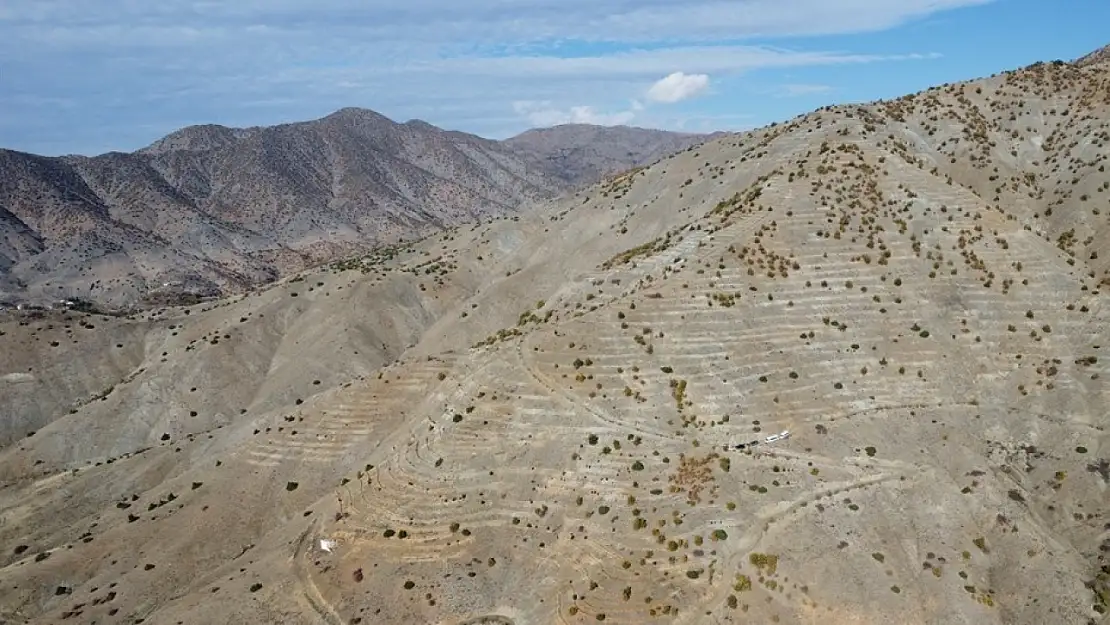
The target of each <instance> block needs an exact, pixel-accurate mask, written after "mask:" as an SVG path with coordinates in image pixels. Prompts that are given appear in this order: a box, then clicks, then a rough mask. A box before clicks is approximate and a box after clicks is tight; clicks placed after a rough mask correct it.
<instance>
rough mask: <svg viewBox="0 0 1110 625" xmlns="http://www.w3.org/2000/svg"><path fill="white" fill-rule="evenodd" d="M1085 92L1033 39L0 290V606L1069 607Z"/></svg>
mask: <svg viewBox="0 0 1110 625" xmlns="http://www.w3.org/2000/svg"><path fill="white" fill-rule="evenodd" d="M1108 129H1110V68H1108V67H1107V66H1106V65H1105V64H1098V63H1095V64H1091V65H1088V66H1085V67H1077V66H1073V65H1066V64H1039V65H1036V66H1033V67H1030V68H1025V69H1022V70H1019V71H1016V72H1009V73H1006V74H1002V75H999V76H995V77H992V78H989V79H984V80H981V81H975V82H970V83H961V84H954V85H945V86H942V87H938V88H936V89H932V90H929V91H926V92H923V93H920V94H916V95H914V96H907V97H906V98H901V99H898V100H895V101H890V102H878V103H874V104H870V105H865V106H845V107H833V108H829V109H825V110H821V111H816V112H814V113H811V114H809V115H805V116H802V117H800V118H797V119H794V120H791V121H790V122H788V123H785V124H779V125H776V126H773V127H770V128H765V129H762V130H759V131H755V132H752V133H747V134H744V135H740V136H736V137H725V138H721V139H718V140H716V141H714V142H712V143H709V144H706V145H703V146H699V147H697V148H694V149H692V150H688V151H686V152H683V153H682V154H679V155H676V156H674V157H672V158H669V159H666V160H664V161H661V162H660V163H658V164H656V165H654V166H652V167H650V168H646V169H641V170H635V171H632V172H629V173H627V174H625V175H623V176H617V177H615V178H612V179H610V180H608V181H606V182H605V183H603V184H600V185H596V186H594V187H592V188H590V189H588V190H585V191H583V192H581V193H579V194H578V195H576V196H573V197H568V198H564V199H562V200H559V201H556V202H552V203H550V204H547V205H543V206H540V207H537V208H536V209H535V210H534V211H532V212H529V213H526V214H522V215H520V216H518V217H515V218H512V219H503V220H499V221H495V222H493V223H490V224H487V225H483V226H477V227H475V226H469V227H461V228H456V229H454V230H452V231H450V232H448V233H446V234H444V235H441V236H437V237H435V238H430V239H425V240H423V241H421V242H419V243H416V244H413V245H411V246H407V247H405V248H403V249H395V250H389V251H387V252H383V253H381V254H378V255H375V256H373V257H368V258H363V259H353V260H350V261H346V262H343V263H337V264H335V265H333V266H331V267H329V268H327V269H324V270H320V271H315V272H310V273H307V274H302V275H300V276H298V277H296V278H293V279H291V280H286V281H284V282H281V283H279V284H277V285H274V286H273V287H272V288H269V289H267V290H265V291H262V292H259V293H257V294H254V295H251V296H248V297H245V298H240V299H237V300H228V301H224V302H220V303H218V304H214V305H213V304H209V305H206V306H203V307H202V306H196V307H193V308H190V309H177V308H171V309H165V310H160V311H153V312H151V313H148V314H144V315H142V316H135V317H132V318H118V319H117V318H103V317H96V316H86V315H80V314H77V313H67V314H68V315H69V318H68V319H67V318H65V317H62V316H54V317H45V318H39V319H28V318H22V319H18V318H13V319H12V320H11V321H10V322H8V323H5V324H4V325H0V332H4V335H3V336H0V353H3V354H4V358H5V359H6V361H5V363H4V366H5V367H6V369H5V371H4V377H3V378H2V379H3V384H5V386H0V393H2V395H0V399H2V400H3V401H4V405H5V406H6V407H7V406H12V407H14V408H17V409H18V411H19V413H20V414H26V415H30V417H28V419H29V420H28V427H26V428H23V429H32V427H33V429H35V432H34V434H33V435H31V436H26V435H25V434H24V433H23V432H22V431H21V430H20V429H16V428H10V429H9V431H8V435H9V439H10V440H13V442H12V443H11V444H9V445H7V447H6V448H5V449H4V451H3V452H2V455H0V479H3V483H4V486H3V489H2V490H0V510H2V511H3V512H2V513H0V514H2V517H0V518H2V522H0V547H2V551H0V554H2V556H0V557H2V558H3V560H2V561H0V564H2V565H3V568H2V569H0V588H2V589H3V592H2V594H0V597H2V600H0V604H2V608H0V609H2V610H3V612H0V617H2V618H3V619H6V620H7V621H10V622H15V623H92V622H96V623H106V622H113V623H114V622H127V623H134V622H139V621H141V622H145V623H191V622H225V621H226V622H282V623H319V622H325V623H331V624H340V623H425V622H426V623H437V624H439V623H442V624H460V623H467V624H471V625H477V624H479V623H496V624H500V625H505V624H526V623H596V622H617V623H652V622H660V623H748V622H759V623H767V622H774V623H812V622H822V623H880V622H897V623H969V624H970V623H975V624H980V623H999V624H1001V623H1007V624H1008V623H1028V624H1040V623H1076V624H1084V623H1100V622H1105V621H1106V618H1107V617H1106V612H1107V610H1108V609H1110V606H1108V605H1107V603H1108V601H1110V561H1108V560H1107V558H1110V556H1108V555H1107V551H1108V550H1110V525H1107V522H1108V516H1110V503H1108V502H1110V497H1108V496H1107V489H1108V488H1110V451H1108V450H1110V437H1108V435H1107V427H1108V426H1110V416H1108V413H1107V410H1106V406H1108V405H1110V387H1108V386H1107V382H1106V379H1107V376H1106V374H1107V362H1110V356H1108V355H1107V353H1106V350H1107V347H1106V346H1107V344H1108V343H1110V319H1108V313H1110V311H1108V310H1107V308H1106V304H1105V302H1106V296H1105V293H1106V290H1107V288H1108V287H1110V273H1108V269H1110V267H1108V265H1107V258H1110V249H1108V245H1107V244H1108V242H1110V239H1108V236H1110V219H1108V216H1107V215H1108V213H1107V211H1110V202H1108V198H1110V172H1106V167H1105V163H1106V161H1107V156H1108V152H1110V150H1108V149H1107V146H1106V142H1107V141H1108V140H1110V136H1108V135H1107V133H1108ZM20 324H25V325H20ZM88 325H93V326H95V329H88V328H87V326H88ZM67 326H68V327H67ZM112 345H115V347H112ZM55 353H56V355H54V354H55ZM65 354H69V355H70V356H71V357H70V358H68V359H66V358H63V355H65ZM78 372H80V373H79V374H78ZM62 380H68V381H69V382H68V383H67V384H62V383H60V381H62ZM109 385H111V386H110V387H109V391H108V392H106V393H97V392H95V391H94V389H100V388H104V387H106V386H109ZM90 399H91V401H90ZM5 411H8V410H7V409H6V410H5ZM32 417H33V418H32ZM32 422H33V423H32ZM784 430H787V431H789V433H790V436H789V437H787V438H785V439H782V440H779V441H777V442H774V443H768V442H760V443H758V444H756V445H754V446H752V445H750V443H751V442H752V441H764V440H765V438H766V437H768V436H770V435H773V434H778V433H780V432H782V431H784ZM18 436H23V438H18V439H17V437H18ZM740 444H743V445H744V448H743V449H737V445H740Z"/></svg>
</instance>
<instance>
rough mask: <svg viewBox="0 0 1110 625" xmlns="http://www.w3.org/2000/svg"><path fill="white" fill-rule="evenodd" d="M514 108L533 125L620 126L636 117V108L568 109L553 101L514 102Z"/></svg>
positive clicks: (581, 106) (576, 107)
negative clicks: (617, 109) (606, 110)
mask: <svg viewBox="0 0 1110 625" xmlns="http://www.w3.org/2000/svg"><path fill="white" fill-rule="evenodd" d="M513 110H514V111H515V112H516V113H517V114H518V115H521V116H523V117H525V118H526V119H527V120H528V122H529V123H530V124H532V125H533V126H557V125H559V124H596V125H598V126H619V125H621V124H627V123H629V122H631V121H632V120H633V119H634V118H635V117H636V111H635V110H632V109H630V110H627V111H617V112H614V113H602V112H600V111H596V110H594V108H593V107H592V106H584V105H579V106H572V107H570V108H568V109H559V108H555V107H554V106H553V105H552V103H551V101H544V102H532V101H516V102H513Z"/></svg>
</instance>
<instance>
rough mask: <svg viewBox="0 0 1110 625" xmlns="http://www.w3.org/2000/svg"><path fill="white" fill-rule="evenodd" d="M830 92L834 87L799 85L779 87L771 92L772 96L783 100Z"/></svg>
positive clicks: (791, 84) (792, 84)
mask: <svg viewBox="0 0 1110 625" xmlns="http://www.w3.org/2000/svg"><path fill="white" fill-rule="evenodd" d="M829 91H832V87H831V86H829V85H809V84H799V83H790V84H785V85H779V86H777V87H775V88H774V89H771V90H770V92H771V93H772V94H774V95H777V96H779V97H783V98H796V97H800V96H807V95H814V94H817V93H827V92H829Z"/></svg>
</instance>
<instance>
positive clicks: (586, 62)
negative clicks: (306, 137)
mask: <svg viewBox="0 0 1110 625" xmlns="http://www.w3.org/2000/svg"><path fill="white" fill-rule="evenodd" d="M1105 24H1110V1H1108V0H728V1H725V0H403V1H402V2H398V1H397V0H226V1H215V0H2V1H0V147H5V148H10V149H17V150H23V151H29V152H35V153H39V154H47V155H58V154H99V153H103V152H107V151H112V150H119V151H131V150H135V149H138V148H140V147H143V146H145V145H148V144H150V143H152V142H153V141H155V140H156V139H158V138H159V137H161V136H164V135H166V134H168V133H170V132H173V131H174V130H176V129H178V128H181V127H183V126H188V125H193V124H206V123H216V124H223V125H227V126H258V125H272V124H278V123H286V122H292V121H301V120H308V119H316V118H319V117H323V116H325V115H327V114H329V113H331V112H333V111H335V110H338V109H340V108H344V107H364V108H370V109H373V110H376V111H378V112H380V113H382V114H384V115H386V116H388V117H390V118H392V119H394V120H396V121H405V120H409V119H414V118H415V119H423V120H425V121H427V122H430V123H432V124H435V125H437V126H441V127H444V128H449V129H452V130H462V131H465V132H471V133H474V134H479V135H482V136H485V137H490V138H494V139H501V138H505V137H509V136H512V135H514V134H517V133H519V132H522V131H523V130H525V129H527V128H531V127H537V126H551V125H556V124H562V123H592V124H606V125H614V124H626V125H632V126H641V127H648V128H663V129H668V130H683V131H688V132H704V131H711V130H744V129H748V128H754V127H758V126H763V125H766V124H769V123H771V122H775V121H782V120H786V119H789V118H791V117H794V116H795V115H798V114H801V113H804V112H806V111H809V110H812V109H815V108H819V107H821V106H825V105H827V104H833V103H840V102H860V101H868V100H874V99H880V98H892V97H897V96H900V95H903V94H906V93H911V92H914V91H918V90H921V89H924V88H927V87H929V86H932V85H935V84H941V83H945V82H952V81H957V80H964V79H970V78H975V77H979V76H986V75H990V74H993V73H996V72H1000V71H1004V70H1007V69H1015V68H1018V67H1021V66H1024V65H1028V64H1030V63H1033V62H1036V61H1040V60H1044V61H1051V60H1055V59H1063V60H1070V59H1073V58H1076V57H1078V56H1081V55H1083V54H1085V53H1087V52H1089V51H1091V50H1094V49H1096V48H1099V47H1101V46H1104V45H1106V44H1110V31H1107V30H1106V29H1105V28H1104V26H1105Z"/></svg>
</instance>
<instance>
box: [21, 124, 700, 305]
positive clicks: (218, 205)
mask: <svg viewBox="0 0 1110 625" xmlns="http://www.w3.org/2000/svg"><path fill="white" fill-rule="evenodd" d="M706 138H707V137H705V136H700V135H690V134H679V133H669V132H661V131H654V130H646V129H639V128H629V127H617V128H598V127H590V126H581V125H569V126H560V127H555V128H549V129H544V130H536V131H530V132H527V133H525V134H523V135H520V136H518V137H514V138H512V139H509V140H507V141H492V140H487V139H483V138H480V137H476V136H474V135H468V134H465V133H461V132H451V131H445V130H442V129H439V128H436V127H435V126H432V125H430V124H427V123H425V122H422V121H419V120H414V121H409V122H406V123H403V124H398V123H395V122H393V121H391V120H390V119H388V118H386V117H384V116H382V115H379V114H377V113H375V112H373V111H370V110H365V109H353V108H351V109H343V110H340V111H337V112H336V113H333V114H332V115H329V116H327V117H325V118H323V119H319V120H316V121H311V122H303V123H293V124H285V125H280V126H274V127H259V128H245V129H240V128H227V127H223V126H215V125H208V126H193V127H189V128H185V129H182V130H180V131H177V132H175V133H173V134H170V135H169V136H167V137H164V138H162V139H160V140H158V141H156V142H155V143H153V144H152V145H150V146H148V147H146V148H143V149H141V150H138V151H137V152H134V153H120V152H112V153H108V154H103V155H100V156H94V157H83V156H64V157H58V158H50V157H42V156H36V155H32V154H25V153H20V152H13V151H8V150H0V297H3V296H4V295H5V294H6V295H7V299H8V300H9V301H19V300H26V301H33V300H35V299H38V300H44V301H56V300H59V299H78V298H79V299H83V300H87V301H90V302H95V303H97V304H99V305H102V306H106V307H115V308H119V307H130V306H133V305H136V304H142V303H147V304H150V303H154V302H158V301H167V300H169V301H173V300H179V299H180V298H181V297H189V296H214V295H219V294H226V293H232V292H237V291H241V290H242V289H244V288H247V287H250V286H257V285H259V284H263V283H265V282H268V281H271V280H274V279H276V278H278V277H280V276H283V275H287V274H289V273H291V272H294V271H297V270H299V269H303V268H305V267H307V266H311V265H313V264H318V263H320V262H324V261H327V260H331V259H334V258H338V257H342V256H345V255H351V254H354V253H356V252H359V251H365V250H367V249H371V248H374V247H378V246H381V245H386V244H391V243H396V242H399V241H405V240H411V239H413V238H417V237H419V236H424V235H426V234H428V233H429V232H433V231H436V230H438V229H442V228H444V227H449V226H452V225H457V224H460V223H464V222H476V221H481V220H483V219H486V220H488V219H490V218H492V217H497V216H503V215H506V214H510V213H512V212H514V211H516V210H517V209H518V208H519V207H520V206H521V205H522V204H523V203H526V202H529V201H534V200H538V199H543V198H550V197H553V196H555V195H558V194H559V193H563V192H566V191H567V190H569V189H572V188H574V187H575V186H577V185H581V184H583V183H587V182H594V181H596V180H598V179H600V178H601V177H602V176H604V175H607V174H611V173H614V172H616V171H620V170H624V169H628V168H630V167H635V166H641V165H646V164H648V163H650V162H652V161H654V160H657V159H658V158H659V157H661V156H664V155H666V154H669V153H671V152H674V151H677V150H681V149H685V148H686V147H689V146H690V145H693V144H696V143H698V142H701V141H704V140H705V139H706Z"/></svg>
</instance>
